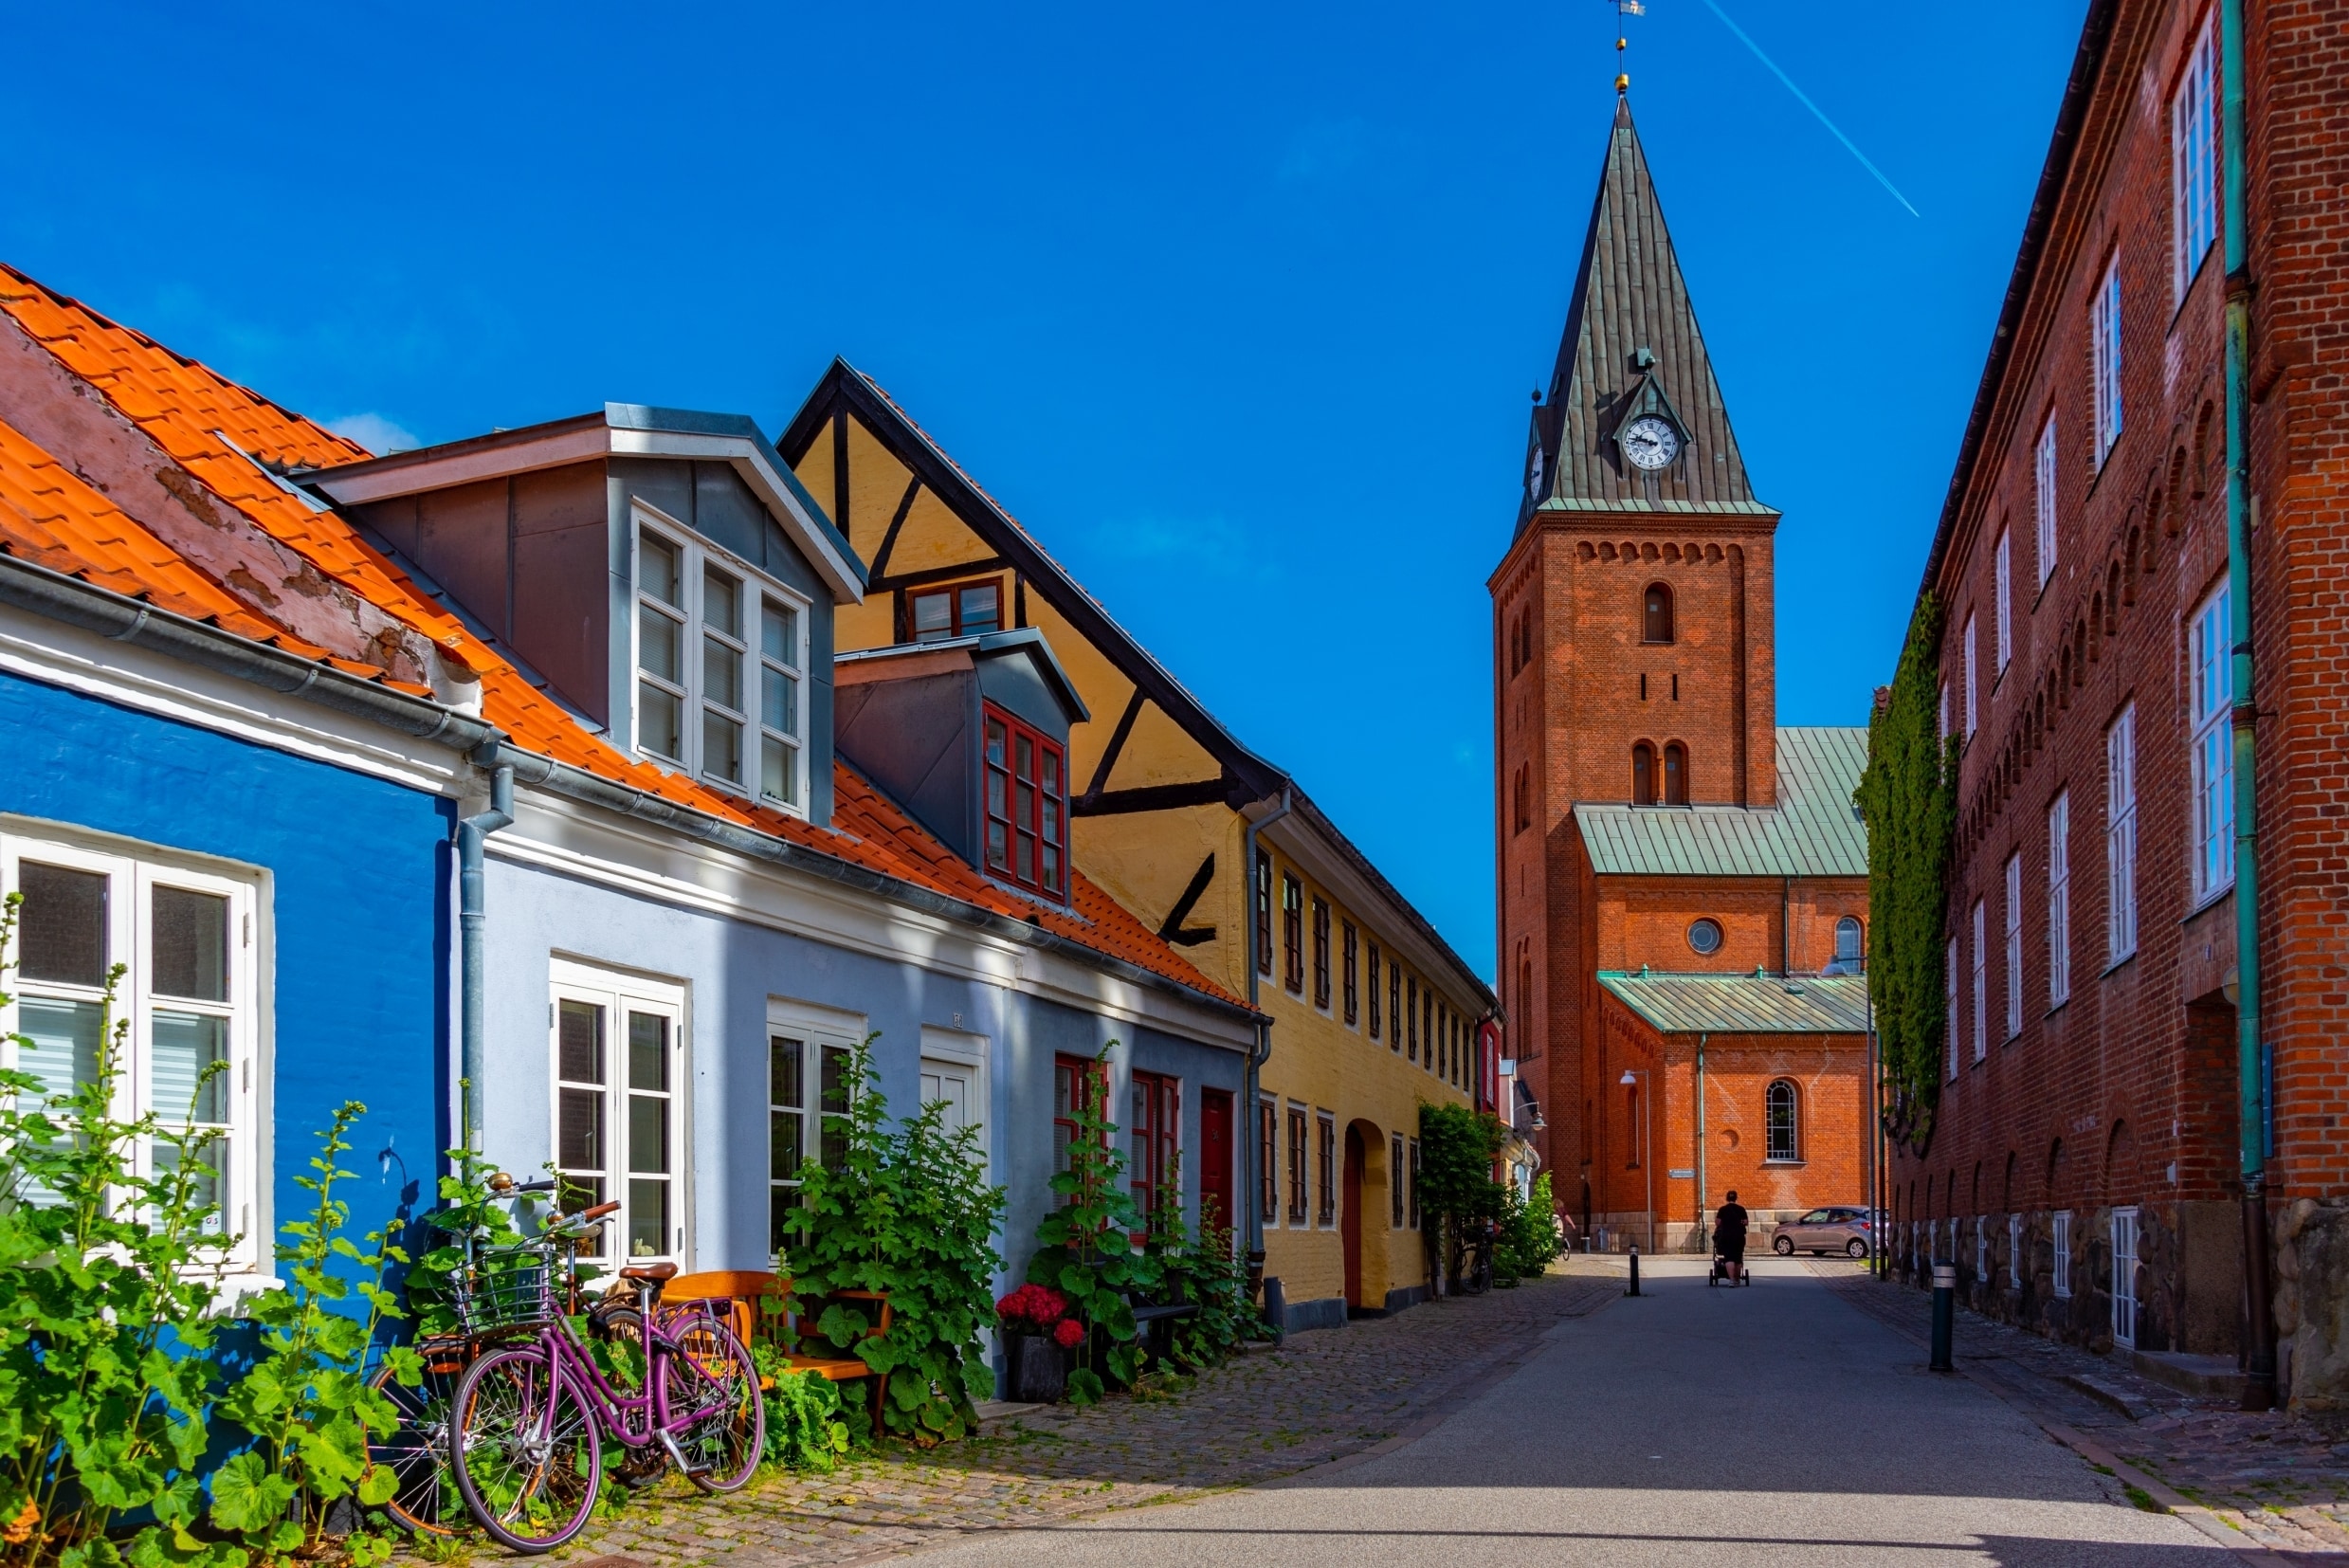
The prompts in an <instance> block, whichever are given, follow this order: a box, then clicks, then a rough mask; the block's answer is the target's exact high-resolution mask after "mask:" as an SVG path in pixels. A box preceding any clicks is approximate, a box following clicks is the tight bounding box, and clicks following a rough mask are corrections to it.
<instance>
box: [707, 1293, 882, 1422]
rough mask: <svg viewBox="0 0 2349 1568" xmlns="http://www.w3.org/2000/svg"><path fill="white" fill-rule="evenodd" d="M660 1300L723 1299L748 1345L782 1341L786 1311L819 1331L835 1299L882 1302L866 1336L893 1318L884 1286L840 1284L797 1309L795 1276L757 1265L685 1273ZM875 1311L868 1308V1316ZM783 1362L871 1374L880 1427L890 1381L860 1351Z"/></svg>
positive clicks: (856, 1376) (838, 1375)
mask: <svg viewBox="0 0 2349 1568" xmlns="http://www.w3.org/2000/svg"><path fill="white" fill-rule="evenodd" d="M661 1300H662V1302H663V1304H683V1303H686V1302H709V1303H711V1304H722V1310H721V1312H720V1314H719V1316H720V1317H721V1318H722V1319H723V1320H724V1322H725V1323H726V1326H728V1327H729V1328H731V1329H733V1330H734V1332H735V1336H736V1337H737V1339H739V1340H741V1341H742V1342H743V1343H744V1344H745V1345H748V1344H751V1343H753V1342H755V1341H756V1340H766V1341H768V1342H769V1343H775V1342H776V1341H779V1340H781V1339H782V1337H783V1335H782V1329H783V1326H784V1319H785V1315H786V1313H791V1315H792V1316H793V1317H796V1318H797V1319H798V1321H799V1328H800V1335H801V1338H802V1340H805V1339H806V1338H807V1337H808V1336H809V1335H810V1334H812V1333H814V1324H815V1320H816V1319H817V1318H819V1317H821V1316H822V1315H823V1310H824V1307H825V1305H826V1304H829V1303H833V1302H838V1303H849V1302H854V1303H859V1304H872V1305H877V1306H878V1307H879V1308H880V1311H879V1314H878V1316H879V1318H880V1322H878V1323H875V1324H872V1325H870V1326H868V1327H867V1328H866V1329H865V1336H866V1337H870V1336H872V1335H875V1334H886V1333H887V1332H888V1331H889V1324H890V1311H889V1298H888V1297H887V1295H886V1294H884V1293H883V1292H881V1291H878V1290H835V1291H833V1292H832V1293H831V1294H830V1295H829V1296H827V1297H822V1298H818V1299H815V1300H812V1301H810V1302H809V1303H807V1304H800V1305H799V1310H797V1311H796V1312H792V1306H793V1305H794V1303H793V1301H792V1282H791V1281H790V1280H788V1279H786V1278H784V1277H783V1276H781V1275H778V1274H772V1273H768V1272H766V1271H764V1270H761V1269H754V1268H712V1269H704V1270H702V1271H701V1272H700V1273H695V1274H680V1275H678V1276H677V1277H676V1278H675V1279H673V1280H671V1281H669V1282H668V1283H667V1284H666V1285H663V1286H662V1287H661ZM810 1309H812V1310H810ZM872 1315H873V1314H872V1313H870V1312H869V1311H868V1312H867V1316H872ZM784 1362H785V1364H786V1365H788V1366H789V1367H790V1368H791V1369H792V1371H793V1372H810V1373H813V1374H814V1375H815V1376H817V1377H821V1378H823V1379H824V1380H825V1381H826V1382H828V1383H853V1382H857V1381H860V1380H869V1381H870V1382H871V1384H872V1388H871V1389H870V1391H869V1393H868V1395H867V1398H866V1404H867V1406H868V1407H869V1411H868V1413H869V1416H870V1419H871V1421H872V1424H873V1431H875V1432H876V1433H878V1432H879V1431H881V1401H882V1399H883V1396H884V1395H886V1394H887V1393H888V1387H889V1379H888V1377H887V1376H886V1375H885V1374H884V1375H883V1376H880V1377H875V1376H874V1374H873V1369H872V1368H871V1367H869V1366H866V1365H865V1362H864V1360H863V1359H862V1358H858V1357H855V1356H807V1355H801V1354H798V1353H796V1352H792V1353H787V1354H786V1355H785V1357H784ZM758 1382H759V1386H760V1387H761V1388H768V1389H771V1388H773V1387H774V1378H772V1377H764V1376H762V1377H760V1378H759V1379H758Z"/></svg>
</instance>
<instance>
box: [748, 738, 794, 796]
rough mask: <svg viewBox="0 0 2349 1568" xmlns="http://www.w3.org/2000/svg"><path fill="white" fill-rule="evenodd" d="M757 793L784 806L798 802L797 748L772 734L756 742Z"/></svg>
mask: <svg viewBox="0 0 2349 1568" xmlns="http://www.w3.org/2000/svg"><path fill="white" fill-rule="evenodd" d="M758 793H761V794H763V795H765V796H766V797H767V798H768V799H770V800H779V801H781V802H783V804H785V805H786V806H796V805H798V804H799V748H798V747H796V746H789V745H786V744H784V743H783V742H782V741H780V740H777V739H776V738H774V736H772V735H769V736H762V737H761V738H759V742H758Z"/></svg>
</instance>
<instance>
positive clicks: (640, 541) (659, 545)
mask: <svg viewBox="0 0 2349 1568" xmlns="http://www.w3.org/2000/svg"><path fill="white" fill-rule="evenodd" d="M636 569H637V572H638V574H639V575H640V576H641V577H642V579H643V580H642V581H641V582H640V583H639V584H638V585H637V586H639V587H640V588H642V589H643V590H644V591H645V592H646V593H649V594H651V595H652V596H653V597H654V598H656V599H659V600H660V601H661V602H662V603H663V604H668V605H674V604H680V603H682V602H683V599H682V596H681V595H680V594H679V593H678V565H677V547H676V546H675V545H673V544H671V543H669V541H668V540H666V539H665V538H661V537H660V536H659V535H658V534H640V535H638V536H637V541H636Z"/></svg>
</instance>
